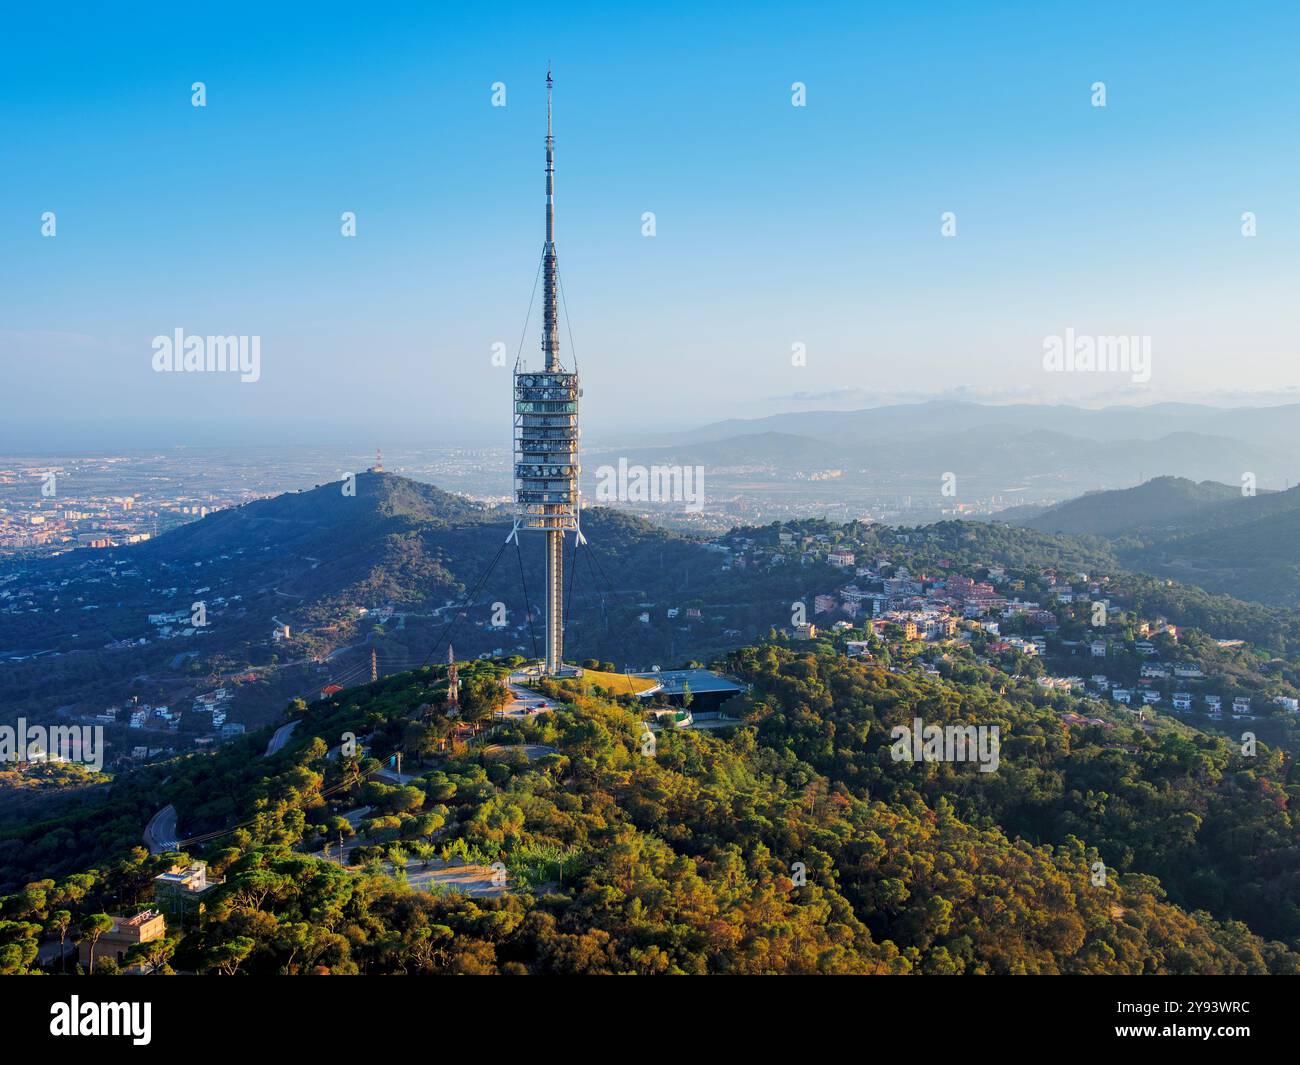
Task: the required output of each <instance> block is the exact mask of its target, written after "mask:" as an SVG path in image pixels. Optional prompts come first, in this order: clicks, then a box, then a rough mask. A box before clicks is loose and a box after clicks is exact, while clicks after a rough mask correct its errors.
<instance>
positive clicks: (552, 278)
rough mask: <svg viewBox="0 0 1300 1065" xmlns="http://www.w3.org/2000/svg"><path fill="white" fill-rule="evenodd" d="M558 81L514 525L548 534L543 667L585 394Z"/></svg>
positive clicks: (521, 376)
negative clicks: (568, 327) (562, 266)
mask: <svg viewBox="0 0 1300 1065" xmlns="http://www.w3.org/2000/svg"><path fill="white" fill-rule="evenodd" d="M553 87H554V81H553V80H552V78H551V72H550V70H547V72H546V243H545V245H544V246H543V248H542V277H543V282H542V353H543V355H544V356H545V364H544V365H545V368H544V369H543V370H542V371H541V372H540V373H529V372H526V371H521V370H519V369H516V371H515V377H514V386H515V389H514V390H515V396H514V399H515V439H514V443H515V446H514V460H515V531H514V532H512V533H511V536H512V537H513V536H514V535H515V533H516V532H517V531H518V530H519V529H540V530H542V531H543V532H545V533H546V658H545V661H544V662H543V669H544V670H545V672H547V673H549V674H555V673H557V672H559V670H560V668H561V666H562V665H563V657H564V534H565V532H567V531H570V530H572V531H573V532H575V533H577V534H578V535H579V536H581V532H580V531H579V527H578V521H579V506H580V501H579V496H578V474H579V473H580V472H581V467H580V466H579V465H578V435H579V431H578V399H579V397H580V396H581V395H582V389H581V387H580V386H579V382H578V375H577V373H576V372H573V373H570V372H568V371H567V370H565V369H564V367H563V366H562V365H561V363H560V340H559V337H560V331H559V314H558V307H557V302H556V299H557V289H558V287H559V265H558V261H557V256H556V252H555V132H554V126H553V123H552V89H553Z"/></svg>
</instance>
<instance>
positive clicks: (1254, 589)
mask: <svg viewBox="0 0 1300 1065" xmlns="http://www.w3.org/2000/svg"><path fill="white" fill-rule="evenodd" d="M1011 520H1012V521H1013V523H1014V524H1019V525H1021V526H1023V527H1025V528H1030V529H1037V530H1039V531H1042V532H1049V533H1064V534H1067V535H1071V536H1080V535H1084V536H1102V537H1106V538H1108V539H1110V540H1112V541H1113V543H1114V545H1115V550H1116V554H1117V557H1118V558H1119V559H1120V560H1121V561H1122V562H1123V563H1124V565H1126V566H1127V567H1128V568H1130V569H1136V570H1142V571H1145V572H1148V573H1152V574H1154V575H1156V576H1163V577H1169V578H1172V579H1175V580H1178V581H1180V582H1183V583H1187V584H1195V585H1198V586H1200V587H1202V588H1205V589H1207V590H1208V591H1212V592H1222V593H1226V594H1229V595H1234V596H1237V597H1239V598H1243V599H1254V600H1258V601H1259V602H1263V603H1269V604H1273V605H1277V606H1285V607H1297V606H1300V486H1297V487H1295V488H1291V489H1289V490H1288V491H1285V492H1258V493H1257V494H1255V495H1244V494H1243V492H1242V489H1241V488H1240V487H1233V486H1232V485H1225V484H1216V483H1214V482H1208V481H1207V482H1202V483H1200V484H1196V483H1194V482H1192V481H1188V480H1185V479H1182V478H1176V477H1158V478H1155V479H1154V480H1151V481H1147V482H1146V483H1145V484H1141V485H1138V486H1137V487H1136V488H1129V489H1123V490H1119V491H1113V492H1095V493H1089V494H1088V495H1084V496H1081V497H1080V498H1078V499H1073V500H1070V501H1069V502H1066V503H1062V504H1060V505H1058V506H1056V507H1052V508H1050V509H1048V510H1047V511H1045V512H1043V513H1042V514H1039V515H1036V516H1029V517H1024V518H1018V519H1017V518H1016V516H1014V515H1013V516H1011Z"/></svg>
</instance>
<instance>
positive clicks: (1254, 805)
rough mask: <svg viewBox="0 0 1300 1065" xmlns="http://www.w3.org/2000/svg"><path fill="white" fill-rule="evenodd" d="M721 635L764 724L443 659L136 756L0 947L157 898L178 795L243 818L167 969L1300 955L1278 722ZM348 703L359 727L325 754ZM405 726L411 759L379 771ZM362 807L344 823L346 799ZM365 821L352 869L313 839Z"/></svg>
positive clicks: (12, 963)
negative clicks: (199, 746) (1079, 709)
mask: <svg viewBox="0 0 1300 1065" xmlns="http://www.w3.org/2000/svg"><path fill="white" fill-rule="evenodd" d="M727 665H728V666H729V667H730V668H731V669H732V670H733V671H734V672H735V673H736V674H737V675H738V676H741V677H743V678H744V679H745V680H747V681H749V682H750V683H751V684H752V692H751V694H750V695H749V696H746V697H742V698H740V699H739V700H737V703H738V704H739V705H737V706H736V707H735V709H736V710H737V711H738V712H739V713H742V714H743V716H744V723H742V724H740V725H737V726H736V727H734V728H731V729H726V730H723V731H721V732H719V733H715V734H707V733H700V732H685V731H683V732H678V731H668V732H663V733H660V734H659V736H658V743H657V749H656V750H655V753H654V755H653V756H650V757H647V756H646V755H645V754H643V749H644V748H643V744H642V739H641V736H642V733H643V731H644V726H643V725H642V724H641V722H640V719H639V714H638V713H637V712H635V711H634V710H633V709H632V708H631V707H630V705H629V703H630V700H629V699H628V697H626V696H624V697H616V698H611V697H610V695H609V693H605V692H601V691H598V690H595V688H594V687H592V686H590V685H588V686H587V687H586V689H585V690H580V689H579V688H577V687H574V686H573V685H566V686H564V687H563V688H561V687H560V686H554V687H552V688H551V689H550V691H551V694H552V696H553V697H555V696H559V697H562V701H559V702H558V704H557V705H556V706H555V708H554V709H553V710H552V711H551V712H550V713H548V714H546V715H543V716H542V717H541V718H538V719H536V721H534V722H533V723H530V724H528V725H511V726H508V727H507V728H504V729H502V730H500V731H499V732H498V733H497V734H496V735H494V736H493V737H492V740H493V742H494V743H497V744H505V745H507V746H508V745H509V744H511V743H513V742H520V741H526V742H528V743H532V744H545V745H547V746H549V747H550V748H553V751H554V753H551V754H547V755H545V756H544V757H541V758H540V759H538V760H535V761H532V762H529V761H528V760H527V758H526V757H524V756H523V755H522V754H521V753H518V752H509V751H505V752H501V751H489V750H487V749H485V748H484V747H482V746H479V745H473V744H472V743H471V744H469V745H466V744H464V743H462V742H460V741H459V740H457V739H456V735H455V734H454V733H452V731H451V729H450V723H449V722H448V721H447V719H446V716H445V682H444V681H443V680H442V679H441V678H440V677H439V675H438V674H437V672H436V671H429V670H426V671H421V672H419V673H414V674H405V675H401V676H397V677H391V678H388V679H386V680H383V681H380V682H379V683H377V684H374V685H370V686H367V687H364V688H359V689H354V690H351V691H348V692H345V693H342V694H341V696H338V697H335V699H334V700H332V701H330V702H325V703H316V704H313V705H311V706H298V707H295V708H294V709H293V710H292V711H291V712H294V713H298V714H300V715H302V718H303V724H302V725H301V726H300V727H299V729H298V732H297V733H295V736H294V739H293V741H292V742H291V743H290V744H289V745H288V746H287V747H286V748H285V749H283V750H282V751H281V752H280V753H279V754H277V755H276V756H274V757H272V758H270V759H266V758H261V757H258V756H257V752H258V748H257V743H258V741H259V740H261V741H262V742H264V739H265V737H264V736H261V737H257V736H254V737H250V738H249V739H248V740H247V741H246V742H245V743H244V744H243V745H242V746H241V745H238V744H237V745H233V746H231V747H227V748H225V749H224V750H222V751H221V752H219V753H217V754H216V755H214V756H210V757H194V758H189V759H185V760H182V761H179V762H177V763H173V764H171V765H169V766H166V767H156V768H154V769H152V770H149V771H147V772H145V773H142V774H131V775H130V776H128V777H126V778H125V779H122V780H119V781H117V782H115V783H114V785H113V786H112V788H111V789H107V791H108V793H107V794H106V795H102V796H100V797H99V798H98V800H97V801H96V800H91V799H90V798H86V799H84V800H83V802H82V804H81V805H80V806H79V807H78V808H76V809H73V810H70V811H65V812H63V814H62V815H61V817H59V818H58V819H56V820H55V821H53V822H51V823H47V824H45V825H43V826H39V829H40V830H42V831H44V833H45V834H47V835H50V834H56V833H62V834H63V836H62V844H61V845H60V846H58V847H57V848H55V849H53V850H50V851H49V852H48V853H47V854H46V855H45V857H46V859H47V860H53V861H54V863H55V866H56V867H57V866H58V865H59V864H60V860H61V859H62V858H63V856H65V855H68V854H75V853H78V852H80V853H81V854H82V855H83V856H84V858H85V859H86V860H85V861H84V863H83V864H82V865H81V866H80V867H79V868H78V869H76V870H75V871H74V870H71V869H66V868H61V869H59V871H58V872H53V871H51V872H50V873H49V874H47V875H45V876H43V877H42V876H40V875H39V873H34V874H32V876H31V880H30V882H25V883H24V884H22V885H19V886H18V887H17V889H16V890H14V891H13V892H12V893H11V894H10V895H8V896H7V897H6V898H5V899H4V901H3V907H2V909H0V942H3V946H0V969H3V971H5V972H23V971H30V970H31V969H32V968H33V967H34V960H33V959H34V955H35V950H36V944H37V941H38V940H39V939H40V938H41V937H42V935H48V934H51V930H52V934H53V935H54V936H55V937H56V938H57V936H58V934H59V929H61V928H62V929H64V931H65V934H67V935H70V936H73V937H74V938H75V937H79V936H85V937H93V936H94V935H95V928H96V927H97V926H98V925H97V921H100V915H102V914H106V913H118V912H124V911H130V910H132V909H134V908H139V907H142V906H144V905H146V904H147V903H148V902H149V901H150V899H151V877H152V875H153V874H155V873H156V872H157V871H158V870H159V869H162V868H166V867H170V865H171V864H172V862H173V861H175V860H176V859H177V856H176V855H160V856H156V857H150V856H149V855H147V854H146V853H145V852H144V850H143V849H142V848H140V847H138V846H136V845H134V841H135V840H138V838H139V828H140V826H141V825H142V824H143V822H144V820H145V819H147V817H148V814H149V813H150V812H152V809H154V808H156V807H157V806H158V805H159V804H161V803H162V802H164V801H172V802H174V803H175V804H176V805H177V808H178V810H179V812H180V823H181V824H182V825H183V826H185V831H186V832H187V833H191V834H195V835H197V834H198V833H199V832H201V831H203V830H210V831H217V830H221V829H230V831H226V832H225V833H224V834H222V835H219V836H215V837H213V838H212V839H210V840H209V841H207V842H205V843H203V844H201V845H198V846H195V847H194V848H192V850H191V856H201V857H203V858H204V859H205V860H206V861H207V862H208V863H209V869H210V872H211V873H212V874H213V875H218V876H224V877H225V882H224V884H222V885H221V886H220V887H218V888H216V889H214V890H213V892H212V894H211V896H210V902H209V904H208V905H207V907H206V912H205V913H204V914H203V915H202V917H201V918H200V919H198V920H197V921H195V922H193V923H191V924H190V925H188V926H186V927H184V928H181V927H176V928H174V929H172V935H170V936H169V938H168V940H167V941H165V942H163V943H161V944H159V945H157V946H156V947H154V948H152V955H153V956H151V957H148V958H144V959H142V960H143V961H144V962H145V963H146V964H147V965H149V966H150V968H153V969H156V970H157V971H159V972H168V971H178V972H190V971H199V972H221V973H313V972H314V973H326V972H328V973H352V972H366V973H455V972H462V973H491V972H505V973H511V972H514V973H527V972H534V973H760V972H809V973H811V972H843V973H1160V972H1167V973H1173V972H1183V973H1250V972H1254V973H1263V972H1275V973H1292V972H1298V971H1300V956H1298V955H1297V953H1296V952H1295V948H1296V946H1297V937H1298V936H1300V908H1298V907H1297V898H1298V897H1300V877H1298V876H1297V864H1298V863H1300V841H1297V836H1296V829H1295V826H1294V823H1293V818H1292V813H1291V809H1290V803H1291V802H1292V801H1294V798H1295V794H1296V791H1295V785H1294V784H1293V783H1292V782H1291V780H1290V779H1288V774H1289V768H1288V767H1287V765H1286V764H1285V763H1284V761H1283V759H1282V758H1281V757H1280V756H1279V755H1278V754H1276V753H1275V752H1272V751H1269V750H1268V749H1267V748H1262V747H1261V748H1260V751H1259V753H1258V754H1257V755H1256V756H1255V757H1254V758H1246V757H1243V756H1241V755H1240V754H1239V753H1237V752H1236V750H1235V749H1234V748H1233V747H1231V746H1230V745H1228V744H1227V743H1226V742H1225V741H1221V740H1215V739H1211V738H1209V737H1206V736H1203V735H1200V734H1184V733H1183V732H1179V731H1177V730H1173V731H1168V732H1163V731H1162V732H1159V733H1156V734H1152V735H1145V734H1143V733H1139V732H1138V731H1137V730H1135V729H1134V730H1129V732H1127V733H1126V732H1124V731H1123V730H1122V729H1121V728H1120V727H1116V728H1114V729H1101V728H1084V729H1083V730H1082V731H1078V730H1072V729H1069V728H1067V727H1066V726H1065V725H1064V724H1062V722H1061V719H1060V717H1059V716H1058V714H1057V712H1056V708H1057V707H1058V706H1060V705H1063V704H1062V703H1061V700H1062V698H1064V697H1062V696H1059V695H1058V696H1055V697H1054V698H1053V700H1052V701H1050V703H1049V702H1048V701H1046V700H1043V699H1041V698H1035V696H1034V693H1033V692H1031V691H1030V690H1028V689H1027V688H1023V687H1018V686H1016V685H1014V684H1010V683H1008V681H1007V678H1005V677H1003V678H1002V679H1001V680H999V679H998V675H996V674H993V673H992V672H988V673H980V672H979V671H978V670H973V669H972V668H971V667H962V668H963V669H967V670H968V673H966V674H964V675H962V676H959V677H956V676H954V677H950V678H944V677H939V678H935V677H928V676H924V675H921V674H919V673H918V674H912V673H891V672H890V671H889V670H888V669H886V668H885V667H884V666H883V665H881V664H879V663H864V662H860V661H849V660H846V659H844V658H842V657H839V656H835V655H830V654H825V653H820V654H819V653H804V652H800V651H797V650H794V649H790V648H786V647H781V646H763V647H755V648H750V649H747V650H745V651H741V652H738V653H736V654H735V655H734V656H733V657H732V659H731V660H730V661H729V662H728V663H727ZM494 672H495V667H492V666H491V665H489V664H486V663H485V664H482V665H479V666H477V667H475V669H474V670H473V671H471V675H470V676H469V678H467V688H469V689H474V688H477V689H478V694H477V695H475V696H472V697H471V700H470V701H471V710H470V715H469V716H483V715H484V714H485V713H487V712H490V703H491V699H490V696H489V694H488V690H489V688H490V686H491V683H492V676H491V674H493V673H494ZM480 701H481V702H480ZM1064 705H1068V700H1067V702H1066V704H1064ZM918 716H919V717H923V718H925V719H926V720H928V721H933V722H946V721H961V722H973V723H981V724H993V723H996V724H999V725H1000V727H1001V728H1002V755H1001V768H1000V769H999V771H998V772H996V773H991V774H981V773H979V772H977V771H976V768H975V767H974V766H972V765H969V764H956V765H954V764H941V765H936V764H926V763H910V762H898V761H895V760H893V758H892V757H891V755H890V751H889V738H888V737H889V727H890V726H891V725H892V724H894V723H898V722H900V721H904V720H910V719H911V718H913V717H918ZM348 733H352V734H355V735H356V736H358V737H361V738H362V743H363V748H362V750H360V751H357V752H356V753H355V754H354V755H352V756H348V755H347V754H346V752H340V753H339V754H338V756H336V757H333V758H331V757H329V751H330V749H331V748H332V747H335V746H337V745H339V744H340V743H343V742H345V738H346V734H348ZM444 744H445V750H442V749H440V748H443V746H444ZM396 749H401V750H403V751H405V752H406V759H407V768H408V770H411V771H414V772H416V773H418V774H420V775H419V777H418V779H417V781H416V782H414V783H412V784H408V785H405V786H402V785H397V784H391V783H387V782H383V781H381V780H379V779H377V777H376V773H375V770H376V769H378V768H379V766H380V764H381V761H382V760H384V759H386V757H387V755H388V753H389V752H391V751H393V750H396ZM421 760H423V762H424V765H419V764H418V763H419V762H420V761H421ZM412 762H414V763H416V764H415V765H414V766H412V765H411V763H412ZM363 806H369V807H370V808H371V809H370V810H369V811H368V812H367V813H366V816H365V818H364V819H362V820H361V821H360V822H359V823H358V824H357V826H356V828H355V830H354V829H353V827H352V825H351V824H350V823H349V822H348V821H346V820H345V819H344V818H343V817H342V814H343V813H345V812H348V811H350V810H356V809H357V808H359V807H363ZM128 826H129V827H128ZM353 831H355V832H356V833H358V838H356V839H354V840H353V842H354V843H356V844H358V846H357V849H356V850H354V851H353V852H352V856H351V861H352V863H353V865H354V867H353V868H347V869H345V868H342V867H340V866H339V865H338V864H337V863H336V862H334V861H331V860H328V859H326V858H324V857H322V850H321V848H322V846H328V845H330V844H331V843H332V842H333V840H334V839H335V838H336V836H337V835H338V834H339V833H345V834H349V835H350V834H351V833H352V832H353ZM38 842H39V841H38V838H37V837H36V836H35V835H31V834H27V835H24V836H23V837H18V836H15V835H14V834H13V830H10V835H9V845H10V849H9V850H7V851H6V852H4V853H5V856H6V860H5V861H4V863H3V864H4V865H5V866H6V867H9V859H12V858H18V859H20V860H21V861H22V862H28V861H30V862H31V864H30V865H29V866H28V867H29V868H34V867H35V860H34V859H30V860H29V859H28V857H27V856H28V854H29V849H30V848H34V847H36V846H37V845H38ZM15 844H16V846H14V845H15ZM449 858H450V859H462V860H465V861H469V862H480V863H491V862H501V863H502V864H503V865H504V867H505V869H506V870H507V871H508V876H509V891H508V892H507V894H506V895H505V896H504V897H501V898H491V899H489V898H478V899H474V898H469V897H466V896H463V895H457V894H451V893H439V892H430V891H415V890H413V889H411V888H410V887H409V886H408V885H407V884H406V883H404V877H403V875H402V874H401V873H400V872H399V873H397V874H396V875H394V874H393V873H392V872H391V870H394V869H400V868H402V867H404V866H406V864H407V863H408V862H410V861H412V860H414V861H416V862H417V863H418V862H420V861H425V862H429V861H439V860H445V859H449ZM1097 862H1104V863H1105V868H1106V874H1105V876H1104V882H1102V883H1098V882H1097V880H1098V878H1097V877H1096V876H1095V869H1096V865H1095V863H1097ZM115 968H116V965H115V963H114V962H113V961H112V960H111V959H108V960H107V961H105V962H103V963H101V965H100V966H99V967H98V971H99V972H101V973H102V972H105V971H107V972H112V971H113V970H114V969H115ZM56 971H57V967H56Z"/></svg>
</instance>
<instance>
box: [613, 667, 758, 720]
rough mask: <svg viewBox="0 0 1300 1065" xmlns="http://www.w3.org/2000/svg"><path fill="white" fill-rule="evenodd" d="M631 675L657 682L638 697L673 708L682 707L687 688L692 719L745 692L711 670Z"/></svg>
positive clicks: (682, 670) (735, 682) (743, 686)
mask: <svg viewBox="0 0 1300 1065" xmlns="http://www.w3.org/2000/svg"><path fill="white" fill-rule="evenodd" d="M632 676H634V677H644V678H645V679H647V680H657V681H658V682H659V687H657V688H649V689H647V690H646V691H643V692H641V693H640V694H639V698H642V699H653V698H662V699H664V700H665V701H666V702H669V703H672V704H673V705H675V706H683V705H685V702H686V693H687V690H688V689H689V691H690V694H691V712H692V714H693V715H694V716H696V717H698V716H700V715H701V714H707V713H710V712H714V711H716V710H717V709H718V708H719V707H720V706H721V705H722V704H723V703H725V702H726V701H727V700H728V699H730V698H732V697H733V696H736V695H742V694H743V693H744V692H745V691H747V690H748V689H747V688H746V686H745V685H744V684H741V683H740V682H739V681H734V680H732V679H731V678H730V677H724V676H723V675H722V674H721V673H715V672H713V670H711V669H666V670H661V671H659V672H658V673H633V674H632Z"/></svg>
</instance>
